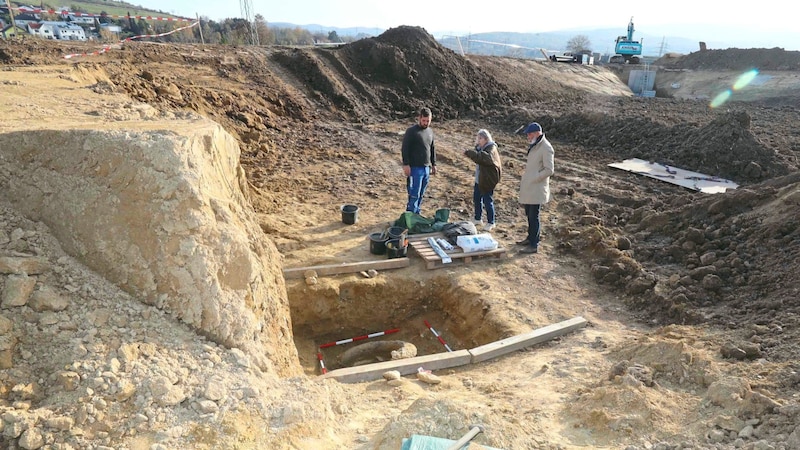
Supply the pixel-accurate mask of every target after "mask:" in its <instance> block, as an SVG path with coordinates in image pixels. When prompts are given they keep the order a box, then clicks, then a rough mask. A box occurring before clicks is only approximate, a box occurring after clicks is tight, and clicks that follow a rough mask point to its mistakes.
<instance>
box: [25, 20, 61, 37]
mask: <svg viewBox="0 0 800 450" xmlns="http://www.w3.org/2000/svg"><path fill="white" fill-rule="evenodd" d="M43 25H44V24H43V23H41V22H36V23H29V24H28V33H30V34H32V35H34V36H36V37H40V38H44V39H55V38H56V36H55V33H53V27H49V26H48V27H45V26H43Z"/></svg>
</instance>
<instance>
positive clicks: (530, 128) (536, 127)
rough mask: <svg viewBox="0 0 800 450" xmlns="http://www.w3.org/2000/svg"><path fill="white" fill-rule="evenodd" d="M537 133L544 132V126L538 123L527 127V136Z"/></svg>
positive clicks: (532, 123)
mask: <svg viewBox="0 0 800 450" xmlns="http://www.w3.org/2000/svg"><path fill="white" fill-rule="evenodd" d="M537 131H542V126H541V125H539V124H538V123H536V122H531V123H530V124H528V126H527V127H525V134H528V133H535V132H537Z"/></svg>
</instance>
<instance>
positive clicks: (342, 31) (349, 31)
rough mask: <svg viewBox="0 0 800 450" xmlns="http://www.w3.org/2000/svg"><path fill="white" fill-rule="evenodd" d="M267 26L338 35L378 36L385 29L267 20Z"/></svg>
mask: <svg viewBox="0 0 800 450" xmlns="http://www.w3.org/2000/svg"><path fill="white" fill-rule="evenodd" d="M267 26H269V27H275V28H301V29H303V30H308V31H309V32H311V33H325V34H328V33H330V32H331V31H335V32H336V34H338V35H339V36H357V37H364V36H367V37H370V36H378V35H379V34H381V33H383V32H384V31H386V30H384V29H383V28H369V27H349V28H340V27H329V26H325V25H318V24H309V25H297V24H294V23H286V22H267Z"/></svg>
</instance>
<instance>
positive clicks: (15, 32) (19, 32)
mask: <svg viewBox="0 0 800 450" xmlns="http://www.w3.org/2000/svg"><path fill="white" fill-rule="evenodd" d="M0 35H2V36H3V39H11V38H13V37H17V36H26V35H28V30H26V29H25V28H21V27H19V26H13V25H9V26H7V27H3V28H2V30H0Z"/></svg>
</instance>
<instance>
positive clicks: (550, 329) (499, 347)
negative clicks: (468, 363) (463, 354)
mask: <svg viewBox="0 0 800 450" xmlns="http://www.w3.org/2000/svg"><path fill="white" fill-rule="evenodd" d="M587 324H588V321H587V320H586V319H584V318H583V317H580V316H578V317H575V318H572V319H569V320H565V321H563V322H559V323H555V324H552V325H547V326H546V327H542V328H539V329H536V330H533V331H531V332H529V333H525V334H518V335H516V336H512V337H510V338H507V339H502V340H499V341H495V342H492V343H491V344H486V345H481V346H480V347H475V348H473V349H471V350H470V351H469V352H470V354H471V355H472V363H473V364H474V363H478V362H481V361H486V360H487V359H492V358H496V357H498V356H500V355H505V354H506V353H511V352H514V351H517V350H520V349H523V348H525V347H530V346H531V345H535V344H539V343H541V342H544V341H549V340H551V339H554V338H557V337H559V336H561V335H564V334H567V333H570V332H572V331H575V330H577V329H579V328H583V327H585V326H586V325H587Z"/></svg>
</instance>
